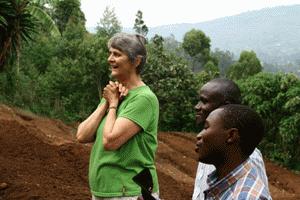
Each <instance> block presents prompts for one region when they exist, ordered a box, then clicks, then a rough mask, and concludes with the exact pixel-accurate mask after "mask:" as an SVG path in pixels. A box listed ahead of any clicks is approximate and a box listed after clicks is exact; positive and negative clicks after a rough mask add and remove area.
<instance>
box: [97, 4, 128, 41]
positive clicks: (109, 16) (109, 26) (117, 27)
mask: <svg viewBox="0 0 300 200" xmlns="http://www.w3.org/2000/svg"><path fill="white" fill-rule="evenodd" d="M96 29H97V35H99V36H102V37H111V36H113V35H114V34H115V33H118V32H120V31H121V29H122V27H121V22H120V21H119V20H118V18H117V16H116V14H115V10H114V8H112V9H110V8H109V7H106V8H105V10H104V13H103V16H102V18H101V19H100V23H98V25H97V28H96Z"/></svg>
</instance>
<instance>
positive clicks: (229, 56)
mask: <svg viewBox="0 0 300 200" xmlns="http://www.w3.org/2000/svg"><path fill="white" fill-rule="evenodd" d="M211 56H212V57H214V58H216V59H217V60H218V63H219V64H218V67H219V69H220V75H221V76H225V73H226V71H227V69H228V68H229V66H231V65H232V64H233V63H234V60H233V59H234V55H233V53H231V52H230V51H228V50H226V51H222V50H220V49H215V51H214V52H212V53H211Z"/></svg>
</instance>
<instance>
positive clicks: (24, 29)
mask: <svg viewBox="0 0 300 200" xmlns="http://www.w3.org/2000/svg"><path fill="white" fill-rule="evenodd" d="M0 5H1V6H0V19H1V26H0V49H1V50H0V70H3V68H4V65H5V63H6V62H7V59H8V58H10V57H16V59H17V73H18V72H19V58H20V48H21V45H22V41H25V42H28V41H30V40H32V35H33V33H35V32H37V30H36V27H37V23H38V22H39V23H43V25H44V26H46V27H47V28H48V30H49V31H50V32H51V33H52V34H54V35H59V32H58V29H57V27H56V26H55V24H54V22H53V20H52V19H51V18H50V17H49V15H48V14H47V13H46V12H45V11H44V10H43V8H44V7H43V6H44V4H43V2H42V1H29V0H9V1H5V0H0Z"/></svg>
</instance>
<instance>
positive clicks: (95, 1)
mask: <svg viewBox="0 0 300 200" xmlns="http://www.w3.org/2000/svg"><path fill="white" fill-rule="evenodd" d="M293 4H300V0H81V9H82V11H83V12H84V14H85V18H86V27H95V26H97V23H98V22H99V21H100V19H101V18H102V16H103V11H104V9H105V8H106V7H107V6H109V7H110V8H114V9H115V13H116V15H117V18H118V20H119V21H120V22H121V24H122V27H126V28H132V27H133V25H134V20H135V18H136V16H135V15H136V13H137V11H138V10H141V11H142V12H143V20H144V21H145V24H146V25H147V26H148V27H155V26H161V25H167V24H178V23H198V22H204V21H209V20H213V19H217V18H221V17H226V16H232V15H236V14H240V13H242V12H247V11H252V10H260V9H262V8H267V7H275V6H281V5H293Z"/></svg>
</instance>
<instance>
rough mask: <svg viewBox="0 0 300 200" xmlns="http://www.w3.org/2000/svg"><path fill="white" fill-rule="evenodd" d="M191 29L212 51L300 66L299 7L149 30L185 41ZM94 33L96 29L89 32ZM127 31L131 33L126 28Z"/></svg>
mask: <svg viewBox="0 0 300 200" xmlns="http://www.w3.org/2000/svg"><path fill="white" fill-rule="evenodd" d="M192 28H195V29H200V30H202V31H203V32H205V34H206V35H208V36H209V37H210V39H211V45H212V50H213V49H215V48H219V49H222V50H229V51H231V52H233V53H234V54H235V56H236V57H238V56H239V54H240V52H241V51H242V50H254V51H255V52H256V53H257V55H258V57H259V58H260V59H261V60H262V61H263V62H266V63H273V64H275V63H277V64H287V63H294V64H295V63H296V62H297V63H298V66H299V65H300V4H299V5H292V6H279V7H273V8H265V9H261V10H257V11H249V12H245V13H242V14H239V15H234V16H230V17H224V18H219V19H216V20H212V21H208V22H202V23H194V24H188V23H184V24H171V25H164V26H158V27H150V28H149V33H148V37H150V38H151V37H153V36H154V35H155V34H159V35H161V36H163V37H167V36H170V35H171V34H173V35H174V36H175V39H176V40H178V41H182V39H183V36H184V34H185V33H186V32H187V31H189V30H191V29H192ZM89 30H90V31H92V32H93V28H90V29H89ZM124 31H126V32H132V29H129V28H125V29H124Z"/></svg>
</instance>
